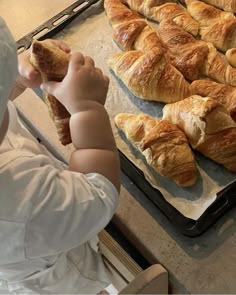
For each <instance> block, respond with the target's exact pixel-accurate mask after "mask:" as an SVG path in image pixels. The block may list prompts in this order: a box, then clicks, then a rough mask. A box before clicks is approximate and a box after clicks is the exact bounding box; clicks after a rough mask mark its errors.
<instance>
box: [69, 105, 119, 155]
mask: <svg viewBox="0 0 236 295" xmlns="http://www.w3.org/2000/svg"><path fill="white" fill-rule="evenodd" d="M70 130H71V138H72V143H73V145H74V147H75V148H76V149H108V150H114V149H116V144H115V140H114V137H113V133H112V129H111V125H110V120H109V117H108V115H107V112H106V110H105V108H104V106H103V105H101V104H99V103H97V102H95V101H85V102H83V103H80V106H79V111H78V112H76V113H75V114H72V116H71V119H70Z"/></svg>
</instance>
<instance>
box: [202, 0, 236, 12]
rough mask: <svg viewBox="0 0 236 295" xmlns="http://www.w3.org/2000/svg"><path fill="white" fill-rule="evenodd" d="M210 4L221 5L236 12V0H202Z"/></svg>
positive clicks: (222, 7) (224, 8) (220, 6)
mask: <svg viewBox="0 0 236 295" xmlns="http://www.w3.org/2000/svg"><path fill="white" fill-rule="evenodd" d="M202 1H203V2H206V3H208V4H211V5H214V6H216V7H219V8H221V9H223V10H225V11H230V12H234V13H236V1H235V0H202Z"/></svg>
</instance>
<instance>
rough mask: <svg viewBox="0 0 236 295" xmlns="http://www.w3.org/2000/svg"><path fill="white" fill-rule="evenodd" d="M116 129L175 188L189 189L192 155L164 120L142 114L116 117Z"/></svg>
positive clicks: (194, 173) (193, 176)
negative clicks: (168, 179) (174, 185)
mask: <svg viewBox="0 0 236 295" xmlns="http://www.w3.org/2000/svg"><path fill="white" fill-rule="evenodd" d="M115 124H116V126H117V127H118V128H119V129H121V130H122V131H123V132H124V133H125V135H126V137H127V139H128V140H129V141H130V142H131V143H132V144H134V145H135V146H136V147H137V148H138V149H139V150H140V151H141V152H142V154H143V155H144V156H145V158H146V160H147V163H148V164H149V165H150V166H152V167H153V168H154V169H155V170H156V171H157V172H158V173H159V174H161V175H162V176H165V177H168V178H170V179H172V180H173V181H174V182H175V183H176V184H177V185H179V186H185V187H186V186H191V185H193V184H194V183H195V181H196V178H197V168H196V165H195V161H194V156H193V153H192V151H191V149H190V147H189V145H188V141H187V138H186V136H185V135H184V133H183V132H182V131H181V130H180V129H179V128H177V127H176V126H175V125H173V124H171V123H170V122H168V121H166V120H158V119H156V118H151V117H149V116H148V115H146V114H139V115H135V114H124V113H121V114H118V115H117V116H116V117H115Z"/></svg>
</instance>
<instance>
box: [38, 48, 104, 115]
mask: <svg viewBox="0 0 236 295" xmlns="http://www.w3.org/2000/svg"><path fill="white" fill-rule="evenodd" d="M108 85H109V79H108V77H107V76H105V75H103V73H102V71H101V70H100V69H98V68H96V67H95V65H94V61H93V59H92V58H91V57H89V56H85V57H84V56H83V55H82V54H81V53H79V52H75V53H73V54H72V55H71V59H70V63H69V67H68V73H67V75H66V76H65V78H64V79H63V81H62V82H47V83H44V84H42V89H43V90H45V91H47V92H48V93H49V94H51V95H53V96H55V97H56V98H57V99H58V100H59V101H60V102H61V103H62V104H63V105H64V106H65V107H66V108H67V110H68V111H69V112H70V114H74V113H76V112H78V111H79V110H80V109H81V105H82V104H83V102H85V101H90V102H91V101H95V102H97V103H100V104H102V105H104V104H105V100H106V95H107V91H108Z"/></svg>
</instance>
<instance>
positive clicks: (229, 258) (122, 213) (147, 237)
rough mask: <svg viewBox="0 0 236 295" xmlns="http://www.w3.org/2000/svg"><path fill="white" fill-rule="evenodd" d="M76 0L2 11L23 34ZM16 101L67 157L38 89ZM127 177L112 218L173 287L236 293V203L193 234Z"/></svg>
mask: <svg viewBox="0 0 236 295" xmlns="http://www.w3.org/2000/svg"><path fill="white" fill-rule="evenodd" d="M73 2H74V1H69V0H67V1H66V0H56V1H55V0H54V1H48V0H21V1H17V0H1V1H0V11H1V16H3V17H4V18H5V20H6V22H7V23H8V25H9V27H10V28H11V31H12V32H13V35H14V37H15V39H16V40H18V39H19V38H21V37H22V36H24V35H26V34H27V33H29V32H30V31H31V30H33V29H34V28H36V27H37V26H39V25H40V24H41V23H43V22H45V21H46V20H47V19H49V18H51V17H52V16H54V15H55V14H57V13H58V12H59V11H61V10H62V9H64V8H66V7H67V6H69V5H71V4H72V3H73ZM16 103H17V105H18V106H19V107H20V108H21V109H22V110H23V111H24V113H25V114H26V115H27V117H29V118H30V119H32V120H33V121H34V122H35V124H36V125H37V126H38V127H39V128H40V129H42V130H43V132H44V133H45V134H46V135H47V136H48V138H50V141H51V142H52V144H53V145H54V146H56V147H57V148H58V149H59V150H60V152H62V153H63V155H64V156H65V157H66V158H67V159H68V157H69V154H70V152H71V150H72V147H71V146H67V147H62V146H61V145H60V143H59V141H58V139H57V135H56V132H55V127H54V125H53V123H52V122H51V120H50V118H49V115H48V112H47V108H46V106H45V104H44V103H43V102H42V101H41V100H40V99H39V98H38V97H37V96H36V94H35V93H34V92H33V91H31V90H27V91H26V92H25V93H24V94H23V95H21V96H20V97H19V98H18V99H17V100H16ZM122 183H123V187H122V190H121V197H120V206H119V208H118V210H117V212H116V214H115V216H114V218H113V222H114V223H115V224H116V225H117V227H119V229H121V230H122V232H123V233H124V234H125V235H126V237H127V238H128V239H129V240H130V241H131V242H132V243H133V244H134V245H135V246H136V247H137V248H138V249H139V250H140V251H141V253H142V254H143V256H145V258H146V259H147V260H148V261H149V262H150V263H156V262H160V263H161V264H162V265H163V266H164V267H165V268H166V269H167V270H168V271H169V274H170V287H171V291H172V292H173V293H190V294H193V293H195V294H196V293H198V294H206V293H208V294H220V293H224V294H233V293H236V280H235V277H236V217H235V216H236V208H234V209H232V210H231V211H230V212H228V213H227V214H226V215H225V216H223V217H222V218H221V219H220V220H219V221H218V222H217V223H216V224H215V225H214V226H212V227H211V228H210V229H209V230H208V231H207V232H206V233H205V234H203V235H202V236H200V237H197V238H188V237H184V236H183V235H182V234H180V233H178V231H177V230H176V229H175V228H174V226H173V225H171V224H170V223H169V221H168V220H167V219H166V217H164V215H163V214H162V213H161V212H160V211H159V210H158V209H157V208H156V207H154V205H153V204H152V203H151V202H150V201H148V200H147V198H146V197H145V196H144V195H143V194H142V193H141V192H140V191H139V190H138V189H137V187H136V186H135V185H134V184H132V182H131V181H130V180H129V179H128V178H127V177H126V176H125V175H122Z"/></svg>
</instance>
